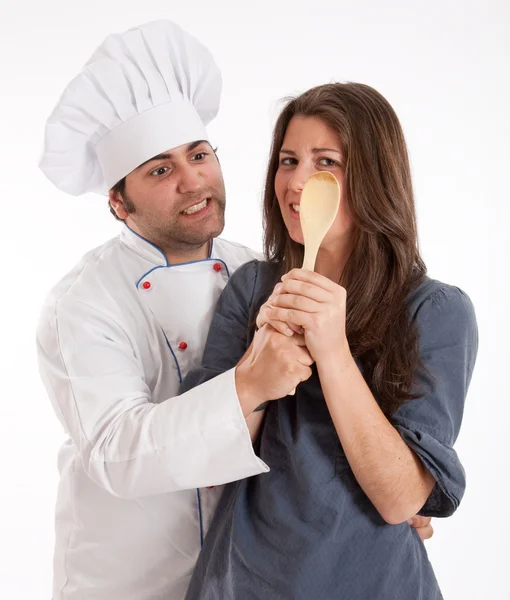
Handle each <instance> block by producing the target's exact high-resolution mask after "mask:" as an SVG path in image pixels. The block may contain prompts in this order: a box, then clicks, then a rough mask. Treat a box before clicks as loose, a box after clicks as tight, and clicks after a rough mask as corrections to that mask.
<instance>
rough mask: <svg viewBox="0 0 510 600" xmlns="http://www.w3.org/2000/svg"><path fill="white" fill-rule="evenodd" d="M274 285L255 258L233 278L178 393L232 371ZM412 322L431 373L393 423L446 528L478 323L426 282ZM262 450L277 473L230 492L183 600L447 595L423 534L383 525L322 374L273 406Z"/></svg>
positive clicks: (460, 474) (459, 477)
mask: <svg viewBox="0 0 510 600" xmlns="http://www.w3.org/2000/svg"><path fill="white" fill-rule="evenodd" d="M276 280H277V275H276V271H275V268H274V267H273V266H271V265H269V264H268V263H265V262H258V261H253V262H250V263H248V264H246V265H245V266H243V267H241V268H240V269H239V270H238V271H237V272H236V273H235V274H234V275H233V276H232V278H231V280H230V281H229V284H228V285H227V287H226V288H225V290H224V292H223V294H222V296H221V298H220V300H219V302H218V305H217V307H216V312H215V315H214V318H213V321H212V326H211V330H210V333H209V337H208V340H207V345H206V349H205V353H204V357H203V361H202V367H201V368H200V369H197V370H196V371H193V372H191V373H190V374H189V375H188V377H187V378H186V380H185V381H184V383H183V391H184V390H187V389H190V388H191V387H194V386H195V385H198V384H199V383H202V382H203V381H206V380H208V379H210V378H212V377H214V376H216V375H218V374H219V373H222V372H224V371H226V370H228V369H230V368H232V367H233V366H235V365H236V364H237V362H238V361H239V359H240V358H241V357H242V355H243V354H244V352H245V350H246V349H247V347H248V346H249V343H250V342H251V337H252V334H251V333H250V326H251V325H252V324H253V323H254V320H255V317H256V314H257V312H258V309H259V307H260V305H261V304H262V303H263V302H264V301H265V300H266V299H267V297H268V296H269V294H270V293H271V291H272V289H273V287H274V285H275V283H276ZM409 315H410V318H411V319H413V320H414V321H415V322H416V324H417V327H418V331H419V348H420V358H421V361H422V363H423V365H424V367H425V369H426V371H420V373H419V374H418V375H417V377H416V386H417V388H416V389H420V390H421V391H422V393H423V395H422V396H421V397H420V398H419V399H416V400H410V401H408V402H406V403H405V404H403V405H402V406H401V407H400V408H399V409H398V410H397V411H396V413H394V415H393V417H392V422H393V425H394V426H395V427H396V429H397V430H398V431H399V433H400V434H401V436H402V438H403V439H404V440H405V441H406V443H407V444H408V445H409V446H410V447H411V448H412V449H413V450H414V452H416V454H417V455H418V456H419V457H420V459H421V460H422V461H423V463H424V465H425V466H426V467H427V469H429V470H430V472H431V473H432V475H433V476H434V478H435V480H436V485H435V487H434V490H433V491H432V493H431V495H430V497H429V499H428V500H427V502H426V504H425V506H424V507H423V509H422V511H421V514H423V515H428V516H433V517H447V516H449V515H451V514H453V512H454V511H455V510H456V508H457V507H458V505H459V502H460V500H461V498H462V496H463V493H464V488H465V476H464V470H463V468H462V465H461V463H460V461H459V458H458V457H457V454H456V452H455V450H454V449H453V444H454V442H455V440H456V438H457V435H458V433H459V428H460V424H461V421H462V414H463V409H464V401H465V397H466V393H467V390H468V385H469V381H470V379H471V374H472V370H473V366H474V363H475V358H476V353H477V346H478V335H477V326H476V319H475V314H474V310H473V306H472V304H471V302H470V300H469V298H468V297H467V296H466V294H464V292H462V291H461V290H459V289H458V288H456V287H452V286H449V285H446V284H443V283H440V282H438V281H434V280H431V279H428V278H427V279H425V280H424V281H423V283H421V284H420V285H419V286H418V287H417V288H416V289H415V291H414V292H413V293H412V294H411V296H410V298H409ZM251 330H253V328H251ZM256 447H257V450H258V453H259V456H260V457H261V458H262V460H264V461H265V462H266V463H267V464H268V465H269V467H270V469H271V470H270V472H269V473H266V474H263V475H258V476H256V477H251V478H249V479H245V480H242V481H237V482H234V483H232V484H229V485H227V486H226V488H225V491H224V494H223V496H222V498H221V500H220V503H219V505H218V508H217V511H216V514H215V516H214V519H213V522H212V524H211V527H210V529H209V532H208V534H207V536H206V539H205V542H204V547H203V549H202V552H201V555H200V557H199V560H198V563H197V566H196V568H195V571H194V574H193V577H192V580H191V584H190V586H189V590H188V593H187V595H186V600H337V599H342V600H432V599H434V600H437V599H439V598H441V597H442V596H441V592H440V590H439V587H438V584H437V581H436V578H435V576H434V573H433V570H432V566H431V564H430V562H429V560H428V558H427V553H426V549H425V546H424V544H423V543H422V541H421V540H420V538H419V536H418V533H417V532H416V530H415V529H413V528H411V527H409V525H408V524H407V523H404V524H401V525H388V524H387V523H386V522H385V521H384V520H383V519H382V518H381V516H380V515H379V513H378V512H377V510H376V509H375V508H374V506H373V505H372V503H371V502H370V500H369V499H368V497H367V496H366V495H365V493H364V492H363V490H362V489H361V487H360V486H359V484H358V482H357V481H356V478H355V477H354V474H353V472H352V470H351V468H350V466H349V463H348V461H347V459H346V456H345V454H344V452H343V450H342V445H341V443H340V440H339V438H338V435H337V433H336V430H335V427H334V425H333V422H332V420H331V416H330V414H329V411H328V408H327V406H326V403H325V400H324V396H323V394H322V391H321V387H320V382H319V378H318V375H317V371H316V369H314V370H313V375H312V377H311V378H310V379H309V380H308V381H306V382H304V383H302V384H300V385H299V386H298V388H297V392H296V395H295V396H288V397H287V398H284V399H281V400H279V401H275V402H271V403H269V405H268V407H267V410H266V415H265V418H264V423H263V427H262V429H261V433H260V436H259V439H258V442H257V446H256Z"/></svg>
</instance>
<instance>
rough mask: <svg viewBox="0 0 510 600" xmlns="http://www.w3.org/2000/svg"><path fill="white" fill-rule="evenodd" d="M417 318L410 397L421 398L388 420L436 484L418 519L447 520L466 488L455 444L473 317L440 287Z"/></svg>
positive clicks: (474, 337) (457, 296) (458, 296)
mask: <svg viewBox="0 0 510 600" xmlns="http://www.w3.org/2000/svg"><path fill="white" fill-rule="evenodd" d="M415 318H416V323H417V326H418V332H419V352H420V359H421V361H422V365H423V367H424V368H423V369H419V372H418V376H417V380H416V385H415V388H414V389H413V392H416V393H419V394H421V396H420V397H419V398H417V399H414V400H410V401H408V402H406V403H404V404H403V405H402V406H400V408H399V409H398V410H397V411H396V412H395V414H394V415H393V419H392V420H393V424H394V425H395V427H396V428H397V430H398V431H399V433H400V434H401V436H402V438H403V439H404V441H405V442H406V443H407V444H408V446H409V447H410V448H411V449H412V450H413V451H414V452H415V453H416V454H417V455H418V457H419V458H420V459H421V461H422V462H423V464H424V465H425V467H426V468H427V469H428V470H429V471H430V473H431V474H432V475H433V477H434V479H435V481H436V484H435V486H434V489H433V490H432V493H431V494H430V496H429V498H428V499H427V502H426V503H425V505H424V506H423V508H422V510H421V511H420V514H421V515H424V516H430V517H448V516H450V515H452V514H453V513H454V512H455V510H456V509H457V507H458V506H459V503H460V501H461V499H462V496H463V495H464V490H465V487H466V479H465V473H464V469H463V467H462V464H461V462H460V460H459V457H458V456H457V453H456V452H455V450H454V448H453V445H454V443H455V441H456V439H457V436H458V434H459V429H460V425H461V422H462V416H463V412H464V403H465V399H466V394H467V392H468V387H469V383H470V380H471V375H472V372H473V367H474V364H475V360H476V354H477V350H478V330H477V324H476V317H475V312H474V309H473V305H472V303H471V301H470V299H469V298H468V296H467V295H466V294H465V293H464V292H462V291H461V290H459V289H458V288H455V287H450V286H444V287H441V288H440V289H438V290H436V291H434V292H433V293H432V294H431V295H430V296H429V297H428V298H427V299H426V300H425V301H424V302H423V303H422V304H421V306H420V307H419V308H418V310H417V312H416V316H415Z"/></svg>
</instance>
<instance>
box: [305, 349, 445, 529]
mask: <svg viewBox="0 0 510 600" xmlns="http://www.w3.org/2000/svg"><path fill="white" fill-rule="evenodd" d="M317 367H318V371H319V377H320V380H321V385H322V390H323V392H324V397H325V399H326V403H327V405H328V408H329V412H330V414H331V418H332V420H333V423H334V425H335V428H336V431H337V433H338V436H339V438H340V441H341V443H342V447H343V449H344V452H345V455H346V457H347V460H348V461H349V464H350V466H351V468H352V471H353V473H354V475H355V477H356V479H357V481H358V483H359V484H360V486H361V487H362V489H363V490H364V492H365V493H366V495H367V496H368V497H369V499H370V500H371V502H372V503H373V504H374V506H375V508H376V509H377V510H378V512H379V513H380V515H381V516H382V517H383V519H384V520H385V521H386V522H388V523H391V524H397V523H402V522H404V521H407V520H408V519H410V518H411V517H413V516H414V515H415V514H416V513H417V512H418V511H419V510H420V509H421V508H422V507H423V505H424V504H425V502H426V500H427V498H428V496H429V495H430V492H431V491H432V489H433V487H434V483H435V482H434V478H433V477H432V475H431V474H430V473H429V472H428V471H427V469H426V468H425V467H424V466H423V464H422V463H421V461H420V460H419V458H418V457H417V456H416V454H415V453H414V452H413V451H412V450H411V449H410V448H409V447H408V446H407V444H406V443H405V442H404V440H403V439H402V438H401V436H400V434H399V433H398V431H397V430H396V429H395V428H394V427H393V426H392V425H391V423H390V422H389V421H388V419H387V418H386V417H385V416H384V414H383V412H382V411H381V409H380V408H379V406H378V404H377V402H376V400H375V398H374V397H373V395H372V392H371V391H370V388H369V387H368V386H367V384H366V382H365V380H364V379H363V376H362V374H361V373H360V371H359V369H358V367H357V365H356V363H355V361H354V359H353V358H352V356H351V355H350V353H346V355H345V356H342V357H341V359H340V360H338V358H336V359H334V360H330V359H328V363H327V364H323V365H320V364H319V363H318V364H317Z"/></svg>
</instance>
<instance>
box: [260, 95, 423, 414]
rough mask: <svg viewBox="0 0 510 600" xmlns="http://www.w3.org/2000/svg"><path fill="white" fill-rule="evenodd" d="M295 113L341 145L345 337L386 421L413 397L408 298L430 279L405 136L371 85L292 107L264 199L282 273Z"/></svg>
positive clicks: (414, 348)
mask: <svg viewBox="0 0 510 600" xmlns="http://www.w3.org/2000/svg"><path fill="white" fill-rule="evenodd" d="M295 115H302V116H310V117H318V118H320V119H322V120H323V121H324V123H326V124H327V125H328V126H329V127H331V129H333V130H334V131H335V132H336V133H337V134H338V137H339V140H340V144H341V149H342V154H343V158H344V167H345V172H344V185H343V191H342V202H346V203H347V207H348V210H349V214H350V216H351V218H352V220H353V223H354V225H355V245H354V249H353V251H352V253H351V255H350V257H349V259H348V261H347V264H346V266H345V269H344V271H343V273H342V276H341V280H340V281H339V283H340V284H341V285H343V287H345V288H346V290H347V318H346V331H347V339H348V341H349V346H350V349H351V352H352V354H353V356H354V358H358V359H360V361H361V364H362V366H363V371H364V375H365V378H366V380H367V382H368V384H369V386H370V387H371V389H372V392H373V393H374V394H375V396H376V398H378V401H379V402H380V406H381V408H382V410H383V411H384V413H385V414H386V415H387V416H388V417H389V416H391V414H392V413H393V412H394V411H395V410H396V409H397V408H398V407H399V406H400V405H401V404H402V403H403V402H405V401H406V400H409V399H411V398H414V397H416V395H415V394H412V393H411V386H412V383H413V379H414V375H415V371H416V369H417V368H418V367H419V366H420V361H419V356H418V340H417V331H416V328H415V327H414V326H413V324H412V322H411V321H410V318H409V314H408V311H407V300H408V296H409V294H410V292H411V291H412V290H413V289H414V288H415V287H416V286H417V285H418V284H419V283H420V282H421V281H422V279H423V278H424V276H425V274H426V267H425V264H424V263H423V260H422V259H421V257H420V253H419V249H418V239H417V227H416V216H415V207H414V199H413V189H412V184H411V172H410V167H409V159H408V155H407V148H406V143H405V140H404V134H403V132H402V128H401V125H400V122H399V120H398V118H397V115H396V114H395V112H394V110H393V109H392V107H391V106H390V104H389V103H388V102H387V101H386V100H385V98H383V96H381V94H379V93H378V92H377V91H375V90H374V89H373V88H371V87H369V86H367V85H362V84H358V83H345V84H341V83H336V84H328V85H323V86H319V87H316V88H313V89H311V90H309V91H307V92H305V93H304V94H302V95H301V96H299V97H297V98H294V99H291V100H290V101H288V103H287V104H286V106H285V107H284V109H283V111H282V113H281V114H280V116H279V118H278V120H277V122H276V125H275V129H274V135H273V141H272V147H271V154H270V159H269V166H268V171H267V177H266V184H265V194H264V250H265V254H266V258H267V260H268V261H269V262H270V263H273V264H276V266H277V267H278V269H279V270H280V272H281V273H284V272H288V271H289V270H290V269H292V268H295V267H301V264H302V260H303V246H302V245H300V244H297V243H296V242H294V241H293V240H292V239H291V238H290V236H289V235H288V233H287V228H286V227H285V223H284V221H283V218H282V215H281V212H280V208H279V205H278V200H277V198H276V194H275V176H276V172H277V170H278V166H279V160H280V159H279V152H280V149H281V148H282V144H283V140H284V137H285V132H286V131H287V127H288V125H289V123H290V120H291V119H292V117H294V116H295Z"/></svg>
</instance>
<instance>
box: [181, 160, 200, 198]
mask: <svg viewBox="0 0 510 600" xmlns="http://www.w3.org/2000/svg"><path fill="white" fill-rule="evenodd" d="M203 183H204V182H203V178H202V177H201V175H200V173H199V170H198V169H197V167H196V166H195V165H182V166H181V167H180V169H179V186H178V189H179V192H180V193H181V194H190V193H196V192H198V191H200V189H201V188H202V186H203Z"/></svg>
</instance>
